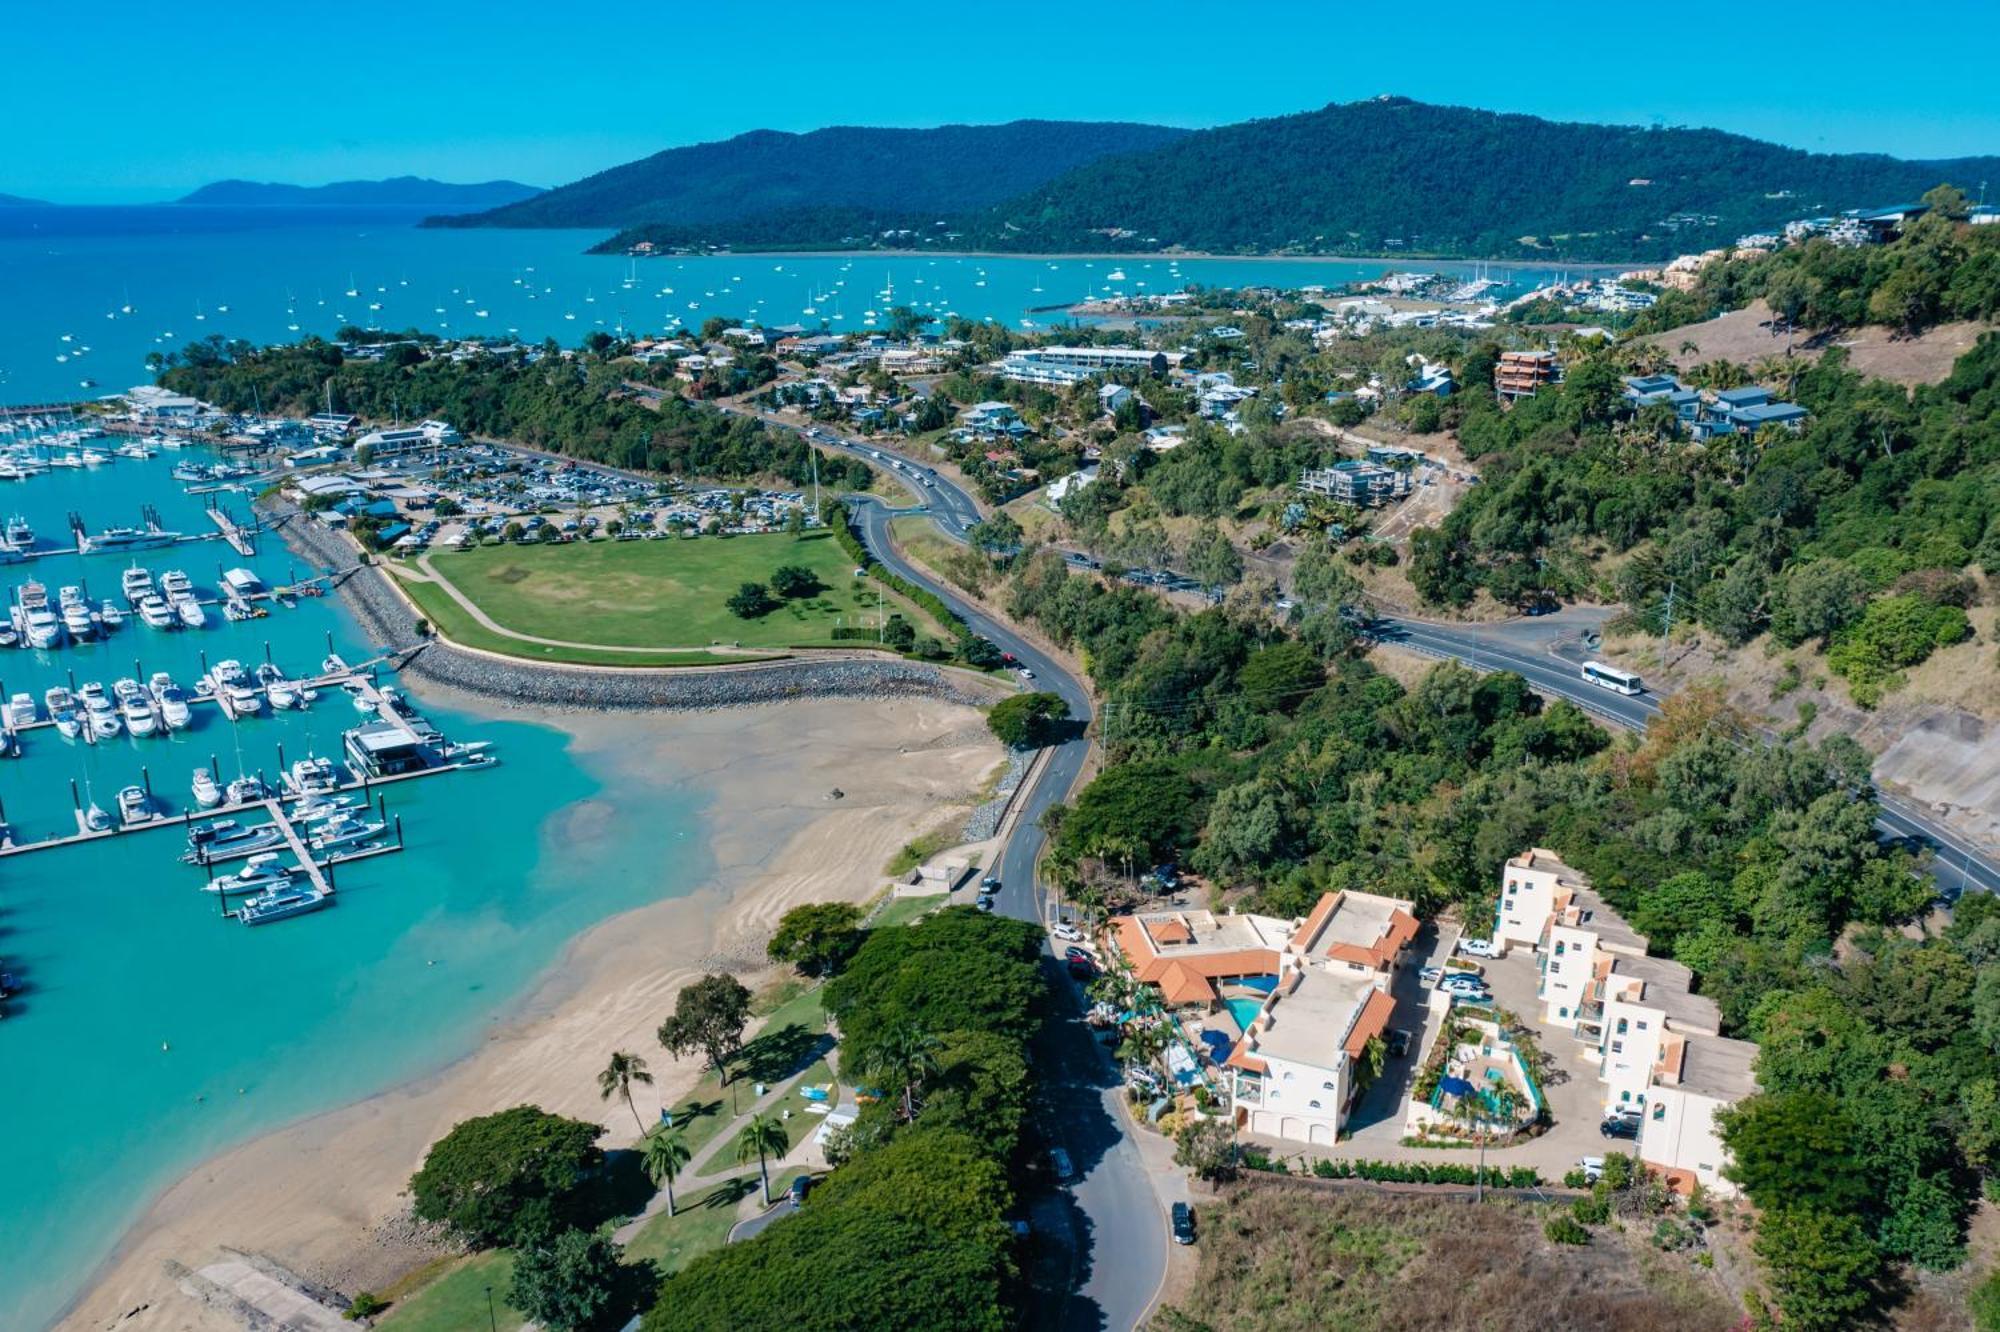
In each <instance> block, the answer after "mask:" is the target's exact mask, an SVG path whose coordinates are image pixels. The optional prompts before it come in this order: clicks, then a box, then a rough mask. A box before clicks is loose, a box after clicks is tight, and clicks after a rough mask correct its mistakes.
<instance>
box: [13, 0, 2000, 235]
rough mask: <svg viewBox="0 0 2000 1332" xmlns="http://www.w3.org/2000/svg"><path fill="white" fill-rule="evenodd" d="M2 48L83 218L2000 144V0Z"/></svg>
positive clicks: (47, 24)
mask: <svg viewBox="0 0 2000 1332" xmlns="http://www.w3.org/2000/svg"><path fill="white" fill-rule="evenodd" d="M1503 13H1505V14H1510V15H1513V16H1514V17H1513V18H1512V19H1510V21H1508V22H1506V23H1498V22H1496V21H1495V18H1496V16H1497V15H1500V14H1503ZM7 38H8V43H7V44H8V51H7V56H6V60H5V64H4V69H5V71H6V73H5V77H4V78H0V125H4V126H5V127H6V131H5V132H6V134H7V139H6V147H5V151H4V152H0V192H6V193H14V194H26V195H30V196H34V197H39V198H47V199H53V200H55V201H58V202H65V203H68V202H77V203H83V202H116V201H122V200H139V199H157V198H163V197H171V196H173V195H175V194H178V193H180V192H183V191H185V190H187V189H190V188H192V187H194V186H196V185H199V184H202V183H205V182H207V181H210V180H215V179H220V178H224V177H232V176H236V177H248V178H251V179H263V180H286V181H297V182H302V183H309V184H316V183H319V182H322V181H326V180H334V179H351V178H360V177H373V176H384V175H397V174H403V173H413V174H417V175H427V176H436V177H439V178H442V179H446V180H461V181H462V180H481V179H491V178H495V177H502V176H505V177H512V178H515V179H519V180H525V181H528V182H530V183H532V184H537V185H554V184H559V183H561V182H563V181H566V180H571V179H574V178H576V177H578V176H581V175H586V174H588V173H590V172H592V171H595V170H600V169H602V168H604V167H607V166H612V165H615V164H616V163H619V162H622V161H628V160H630V159H632V158H634V157H640V156H644V155H645V154H647V153H650V152H654V151H657V150H658V149H660V148H663V147H668V146H672V145H675V144H681V143H693V142H699V141H702V140H706V139H716V138H725V137H727V136H729V135H731V134H735V133H739V132H741V131H743V130H747V129H755V128H775V129H788V130H806V129H814V128H817V127H819V126H821V125H827V124H878V125H934V124H942V123H948V122H954V121H958V122H992V121H1001V120H1011V119H1015V118H1017V117H1023V116H1041V117H1049V118H1066V119H1119V120H1145V121H1155V122H1160V123H1166V124H1175V125H1188V126H1200V125H1215V124H1222V123H1226V122H1228V121H1232V120H1241V119H1246V118H1249V117H1253V116H1268V115H1278V114H1283V113H1285V112H1290V111H1299V110H1305V109H1308V108H1312V107H1317V106H1321V105H1323V104H1325V103H1327V102H1332V101H1350V100H1353V99H1355V98H1360V97H1369V96H1373V95H1375V94H1377V93H1383V92H1393V93H1399V94H1401V95H1404V96H1409V97H1415V98H1420V99H1422V100H1425V101H1435V102H1449V103H1455V104H1459V105H1468V106H1480V107H1487V108H1490V109H1494V110H1504V111H1523V112H1529V113H1533V114H1536V115H1544V116H1550V117H1553V118H1557V119H1573V120H1596V121H1610V122H1618V123H1630V124H1648V123H1652V122H1653V121H1655V120H1658V121H1661V122H1663V123H1665V124H1669V125H1707V126H1714V127H1716V128H1720V129H1727V130H1733V131H1737V132H1739V133H1744V134H1751V135H1755V136H1757V137H1760V138H1768V139H1773V140H1776V141H1778V142H1782V143H1788V144H1792V145H1795V146H1798V147H1802V148H1810V149H1814V150H1819V151H1828V152H1886V153H1892V154H1894V155H1896V156H1901V157H1948V156H1963V155H1968V154H1974V153H2000V78H1996V77H1995V75H1994V72H1993V70H1992V67H1991V64H1992V53H1993V52H1994V51H1995V50H2000V3H1995V2H1994V0H1932V2H1931V3H1928V4H1925V5H1923V6H1921V7H1920V8H1909V7H1905V8H1900V9H1899V8H1898V7H1896V6H1885V5H1883V4H1881V3H1880V0H1867V3H1859V2H1857V0H1815V3H1813V4H1811V5H1808V6H1789V5H1787V6H1776V5H1763V6H1756V5H1745V4H1742V3H1740V2H1739V3H1732V4H1722V3H1712V2H1711V0H1683V2H1682V3H1680V4H1677V5H1671V6H1658V5H1646V6H1624V5H1607V4H1603V3H1601V2H1600V3H1596V4H1588V5H1585V4H1571V3H1568V2H1567V0H1542V2H1541V3H1537V4H1533V5H1529V6H1526V7H1520V6H1514V7H1511V8H1510V7H1508V6H1505V5H1500V4H1496V3H1493V0H1482V2H1481V3H1477V4H1461V3H1457V2H1456V0H1432V2H1431V3H1429V4H1424V5H1419V6H1388V5H1382V4H1380V3H1379V2H1377V3H1370V4H1367V5H1361V4H1355V3H1351V0H1323V2H1322V3H1318V4H1292V3H1278V4H1244V5H1234V6H1232V5H1217V4H1213V3H1208V4H1199V5H1197V4H1184V3H1181V2H1180V0H1158V2H1157V3H1152V4H1131V3H1125V0H1099V2H1098V3H1096V4H1092V5H1077V4H1052V3H1046V0H1016V3H1013V4H1010V5H1005V6H1000V5H989V4H954V3H952V2H951V0H945V3H942V4H936V5H929V6H914V5H878V6H869V5H858V6H848V5H838V4H828V3H824V0H820V2H818V3H813V4H795V3H792V2H791V0H773V2H771V3H764V4H758V5H740V4H736V3H732V2H731V0H721V3H714V0H710V3H698V4H688V5H680V4H673V5H645V6H616V5H612V6H598V5H561V4H549V3H547V0H541V3H536V4H526V3H516V2H515V0H492V2H490V3H484V4H477V5H472V4H467V5H462V6H456V5H443V4H432V3H426V2H425V0H404V2H403V3H396V4H387V3H380V2H379V0H348V2H347V3H341V4H335V5H305V4H294V3H289V2H288V0H278V3H271V2H270V0H265V2H264V3H261V4H257V5H250V4H244V3H240V2H239V0H215V2H213V3H200V4H195V5H166V4H160V3H158V2H157V0H149V3H145V4H135V3H128V2H127V0H109V2H108V3H97V4H87V5H78V6H70V5H57V4H55V3H53V0H28V3H26V4H23V5H19V6H14V7H11V12H10V13H9V20H8V31H7ZM1996 184H2000V182H1996Z"/></svg>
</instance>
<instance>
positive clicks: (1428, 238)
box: [982, 98, 2000, 258]
mask: <svg viewBox="0 0 2000 1332" xmlns="http://www.w3.org/2000/svg"><path fill="white" fill-rule="evenodd" d="M1996 168H2000V159H1994V158H1979V159H1968V160H1965V161H1961V162H1902V161H1898V160H1896V159H1894V158H1890V157H1881V156H1872V155H1867V156H1864V155H1858V154H1851V155H1844V156H1842V155H1829V154H1823V153H1807V152H1801V151H1799V150H1798V149H1795V148H1784V147H1780V146H1778V145H1776V144H1770V143H1762V142H1759V141H1758V140H1756V139H1748V138H1744V137H1742V136H1740V135H1735V134H1724V133H1722V132H1721V131H1719V130H1705V129H1658V130H1653V129H1639V128H1633V127H1629V126H1617V125H1585V124H1569V123H1560V122H1556V121H1549V120H1541V119H1538V118H1537V117H1534V116H1519V115H1499V114H1495V113H1493V112H1490V111H1476V110H1470V109H1467V108H1464V107H1449V106H1429V105H1426V104H1424V103H1421V102H1411V101H1405V100H1402V99H1399V98H1386V99H1377V100H1374V101H1367V102H1353V103H1349V104H1346V105H1336V106H1328V107H1325V108H1323V109H1321V110H1318V111H1310V112H1305V113H1303V114H1300V115H1294V116H1280V117H1277V118H1275V119H1271V120H1253V121H1248V122H1246V123H1244V124H1240V125H1228V126H1224V127H1223V128H1221V129H1214V130H1205V131H1201V132H1199V133H1195V134H1190V135H1188V136H1187V137H1186V138H1184V139H1182V140H1180V141H1179V142H1177V143H1174V144H1171V145H1169V146H1167V147H1165V148H1162V149H1157V150H1155V151H1153V152H1150V153H1144V154H1136V155H1131V156H1126V157H1120V158H1115V159H1112V160H1109V161H1104V162H1097V163H1093V164H1091V165H1089V166H1085V167H1080V168H1078V169H1077V170H1075V171H1072V172H1069V173H1068V174H1066V175H1064V176H1062V177H1059V178H1058V179H1056V180H1053V181H1050V182H1049V183H1048V184H1047V185H1045V186H1043V187H1041V188H1040V189H1037V190H1034V191H1032V192H1030V193H1029V194H1027V195H1026V196H1024V197H1022V198H1020V199H1017V200H1013V201H1010V202H1009V203H1007V204H1005V205H1003V206H1002V207H1000V208H999V209H997V210H995V211H994V213H993V214H992V215H991V216H990V217H989V218H988V219H987V226H986V227H984V228H982V230H986V231H992V232H994V233H996V234H997V233H1005V234H1007V235H1009V236H1011V237H1012V243H1013V244H1015V245H1017V246H1025V247H1028V248H1032V249H1044V248H1046V249H1064V248H1070V247H1073V246H1078V245H1082V244H1085V243H1087V242H1088V240H1089V238H1090V236H1091V234H1092V230H1093V229H1094V228H1103V227H1118V228H1124V229H1127V230H1130V231H1134V232H1137V233H1138V234H1139V235H1140V236H1142V237H1143V236H1154V237H1158V238H1159V240H1160V241H1161V242H1164V243H1169V244H1177V245H1182V246H1186V247H1188V248H1191V249H1214V250H1240V249H1254V250H1278V249H1288V248H1301V249H1350V248H1352V249H1359V250H1365V251H1370V252H1376V251H1381V250H1384V249H1395V248H1398V246H1397V244H1396V242H1401V248H1405V249H1409V250H1412V251H1421V252H1430V253H1445V254H1476V255H1503V254H1516V253H1522V252H1535V251H1540V250H1545V251H1549V252H1552V253H1555V254H1560V255H1566V256H1576V257H1586V256H1602V257H1605V258H1624V257H1628V256H1642V255H1651V254H1668V253H1676V252H1680V251H1684V250H1690V249H1701V248H1706V247H1709V246H1712V245H1716V244H1722V243H1727V242H1729V241H1731V240H1734V239H1735V238H1736V237H1737V236H1739V235H1742V234H1743V233H1745V232H1748V231H1757V230H1764V229H1768V228H1770V227H1773V226H1777V225H1779V224H1782V223H1783V222H1785V221H1786V220H1788V219H1790V218H1795V217H1803V216H1807V215H1811V214H1815V213H1823V212H1828V211H1835V210H1839V209H1844V208H1858V207H1868V206H1880V205H1888V204H1895V203H1901V202H1905V201H1907V200H1914V199H1915V198H1916V197H1917V196H1918V195H1920V194H1922V193H1923V192H1924V191H1925V190H1928V189H1930V188H1931V187H1932V186H1934V185H1937V184H1939V183H1941V182H1947V181H1948V182H1949V183H1951V184H1955V185H1958V186H1960V187H1961V188H1969V189H1970V190H1972V191H1976V190H1977V189H1978V187H1979V182H1980V181H1981V180H1982V179H1985V178H1986V177H1987V176H1988V175H1989V174H1991V173H1992V172H1993V171H1994V170H1995V169H1996ZM1677 218H1683V219H1685V218H1692V219H1694V220H1689V221H1682V222H1681V223H1680V224H1679V225H1671V226H1670V225H1669V223H1670V222H1672V221H1673V220H1675V219H1677ZM1530 238H1532V239H1530Z"/></svg>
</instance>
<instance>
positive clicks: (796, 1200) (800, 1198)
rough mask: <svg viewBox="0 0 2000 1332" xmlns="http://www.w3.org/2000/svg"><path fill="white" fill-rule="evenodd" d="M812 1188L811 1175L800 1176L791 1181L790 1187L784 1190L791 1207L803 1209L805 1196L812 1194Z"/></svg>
mask: <svg viewBox="0 0 2000 1332" xmlns="http://www.w3.org/2000/svg"><path fill="white" fill-rule="evenodd" d="M812 1186H813V1177H812V1176H811V1175H800V1176H798V1177H797V1178H796V1179H794V1180H793V1181H792V1186H791V1187H790V1188H789V1189H786V1190H785V1196H786V1197H787V1198H790V1199H791V1200H792V1206H794V1207H803V1206H805V1201H806V1194H808V1193H810V1192H812Z"/></svg>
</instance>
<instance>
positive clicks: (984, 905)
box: [973, 897, 993, 911]
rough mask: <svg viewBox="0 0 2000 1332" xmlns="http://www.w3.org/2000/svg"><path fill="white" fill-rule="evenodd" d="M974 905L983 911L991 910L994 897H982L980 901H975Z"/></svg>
mask: <svg viewBox="0 0 2000 1332" xmlns="http://www.w3.org/2000/svg"><path fill="white" fill-rule="evenodd" d="M973 905H974V906H976V907H978V908H979V909H980V910H981V911H991V910H992V909H993V899H992V898H990V897H982V898H980V899H979V900H978V901H976V902H974V903H973Z"/></svg>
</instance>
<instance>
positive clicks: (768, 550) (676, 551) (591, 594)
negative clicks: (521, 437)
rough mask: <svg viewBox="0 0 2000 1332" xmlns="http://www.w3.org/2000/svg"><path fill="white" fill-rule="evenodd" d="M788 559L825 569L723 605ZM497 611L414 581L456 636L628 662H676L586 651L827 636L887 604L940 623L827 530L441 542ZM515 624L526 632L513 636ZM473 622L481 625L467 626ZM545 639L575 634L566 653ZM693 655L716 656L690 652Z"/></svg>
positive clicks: (442, 559) (455, 575)
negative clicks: (758, 598)
mask: <svg viewBox="0 0 2000 1332" xmlns="http://www.w3.org/2000/svg"><path fill="white" fill-rule="evenodd" d="M783 565H800V566H803V567H804V568H807V569H810V570H811V571H812V572H813V574H814V575H815V576H816V577H817V578H818V580H819V583H820V590H819V591H818V592H816V593H814V594H813V595H811V596H806V597H797V598H792V599H789V600H784V601H783V602H782V604H780V605H779V606H778V607H777V608H776V609H775V610H772V611H770V612H768V613H767V614H764V615H761V616H758V617H756V618H754V619H742V618H739V617H738V616H736V615H734V614H732V613H731V612H730V611H729V609H728V607H727V606H726V605H725V604H724V603H725V602H726V601H727V600H728V599H729V597H730V595H731V594H732V593H734V592H735V591H736V590H737V588H738V587H740V586H741V585H742V584H744V583H764V584H767V585H768V584H769V582H770V580H771V575H772V574H773V573H774V572H775V571H776V570H777V569H778V568H779V567H780V566H783ZM426 567H427V568H428V569H429V570H430V571H431V572H432V573H433V574H434V575H436V576H437V577H439V578H443V579H448V580H449V581H450V583H451V584H452V586H454V587H456V588H457V589H458V590H459V591H460V592H462V593H464V594H465V596H466V597H467V598H469V599H470V600H471V601H472V603H473V604H474V605H475V606H477V607H478V608H479V610H480V611H481V612H483V614H484V615H485V616H486V617H487V618H488V619H490V620H491V621H492V624H491V625H482V624H479V623H478V621H477V617H476V616H473V615H471V614H469V613H468V612H466V611H465V609H464V608H463V607H462V606H458V605H454V604H451V599H450V598H449V594H448V593H445V592H444V591H443V590H442V589H441V588H439V587H437V586H436V585H435V584H431V585H426V584H424V583H422V582H419V581H411V580H405V581H404V583H403V586H404V587H405V588H407V589H408V590H409V591H410V593H411V594H412V595H413V596H414V597H416V599H417V601H418V603H419V604H420V605H421V606H422V607H423V608H424V609H425V611H426V612H429V613H430V614H431V617H432V619H433V621H434V622H435V623H436V624H437V625H438V627H439V628H440V629H441V630H443V631H444V632H445V633H446V634H447V635H448V636H450V637H454V638H465V639H469V640H470V641H471V645H472V646H477V647H485V648H490V649H493V650H496V651H502V652H508V653H512V654H514V655H517V656H527V657H535V658H540V659H543V660H550V659H555V660H563V659H569V660H584V661H590V662H592V663H602V664H610V663H618V662H622V663H624V664H629V665H653V664H665V663H663V662H657V661H655V660H653V659H650V658H649V657H647V656H645V655H641V654H624V653H617V652H603V651H599V652H586V651H584V650H582V649H583V648H585V647H595V648H599V649H605V648H609V649H616V648H640V649H648V650H651V651H656V652H671V651H673V650H676V649H679V650H683V651H685V650H687V649H696V650H705V649H710V648H714V647H721V648H725V649H726V648H729V647H742V648H763V649H772V648H786V647H792V646H816V645H827V644H831V643H832V642H833V641H834V638H833V630H834V629H835V628H836V627H840V626H864V627H869V628H873V627H875V625H876V624H877V622H878V618H879V614H881V613H887V614H894V613H897V612H901V613H902V615H903V617H904V618H905V619H907V620H909V621H910V622H911V623H912V624H913V625H915V626H916V628H917V629H918V631H919V632H923V633H937V632H939V631H938V627H937V626H936V625H935V624H933V623H932V622H931V620H930V618H929V617H928V616H926V615H924V614H923V613H922V612H920V611H917V610H916V609H915V608H914V607H912V606H910V605H908V604H907V603H903V602H901V601H900V599H898V598H897V597H895V596H894V594H887V595H886V596H884V597H883V600H882V601H881V603H880V611H879V612H878V602H877V595H878V592H880V585H879V584H877V583H876V582H874V581H873V580H871V579H866V578H857V577H855V575H854V566H853V565H852V564H851V563H850V562H849V561H848V559H847V556H846V555H845V554H844V553H843V552H842V551H841V549H840V546H839V544H838V543H837V542H835V541H834V539H833V537H832V535H831V534H830V533H826V532H814V533H808V534H806V535H804V536H800V537H794V536H791V535H788V534H784V533H772V534H769V535H762V536H737V537H712V536H710V537H698V538H695V539H692V540H687V539H675V540H666V541H591V542H568V543H564V544H560V545H557V544H550V545H540V544H534V545H518V546H480V547H476V548H474V549H472V550H468V551H448V552H440V553H438V554H435V555H433V556H431V557H430V559H429V560H428V561H426ZM496 626H497V629H498V630H500V631H512V633H513V634H516V635H524V636H526V638H525V639H523V638H511V637H510V636H509V635H508V634H507V633H505V632H496V629H495V627H496ZM468 631H471V632H468ZM526 639H545V640H552V642H556V643H562V644H569V645H575V646H574V647H573V648H572V650H570V651H568V652H565V651H562V650H560V649H553V648H552V647H551V644H550V643H534V642H529V641H526ZM685 660H686V661H687V664H696V663H698V662H702V661H704V660H706V661H712V660H713V658H712V657H707V658H704V657H699V656H695V655H693V654H691V653H690V654H688V656H687V657H686V658H685Z"/></svg>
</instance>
